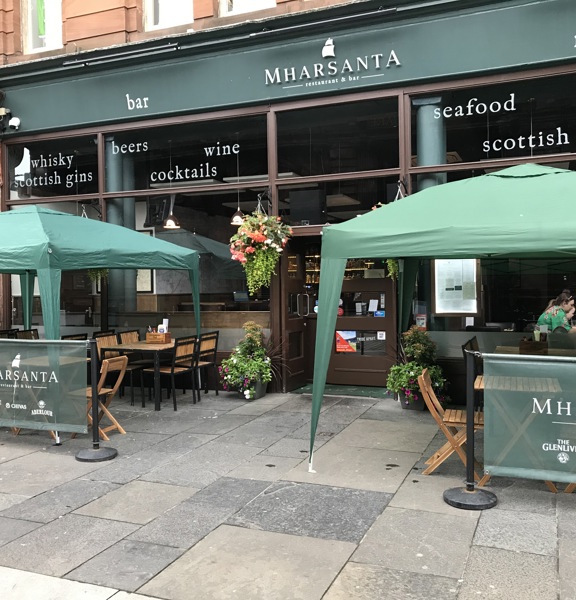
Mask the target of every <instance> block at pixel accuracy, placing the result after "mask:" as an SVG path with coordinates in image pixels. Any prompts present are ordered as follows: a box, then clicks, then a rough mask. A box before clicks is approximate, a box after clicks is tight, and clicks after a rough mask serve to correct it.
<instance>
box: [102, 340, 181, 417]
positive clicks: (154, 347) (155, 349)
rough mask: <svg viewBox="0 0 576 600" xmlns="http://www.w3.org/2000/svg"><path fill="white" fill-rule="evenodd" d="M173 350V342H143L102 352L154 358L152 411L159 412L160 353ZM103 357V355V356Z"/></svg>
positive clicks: (130, 343)
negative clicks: (140, 353)
mask: <svg viewBox="0 0 576 600" xmlns="http://www.w3.org/2000/svg"><path fill="white" fill-rule="evenodd" d="M173 348H174V340H172V341H171V342H167V343H165V344H148V343H146V342H145V341H139V342H126V343H125V344H116V345H114V346H106V347H105V348H102V352H103V353H105V352H108V351H110V352H120V353H121V354H122V353H124V352H142V353H147V354H152V355H153V357H154V410H160V399H161V393H162V392H161V389H160V353H161V352H169V351H172V350H173ZM103 355H104V354H103Z"/></svg>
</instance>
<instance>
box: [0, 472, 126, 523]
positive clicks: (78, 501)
mask: <svg viewBox="0 0 576 600" xmlns="http://www.w3.org/2000/svg"><path fill="white" fill-rule="evenodd" d="M115 489H118V485H116V484H113V483H108V482H100V481H91V480H89V479H75V480H74V481H69V482H67V483H64V484H62V485H60V486H58V487H57V488H54V489H53V490H49V491H47V492H44V493H42V494H39V495H38V496H34V498H30V499H28V500H26V501H24V502H20V503H19V504H16V505H15V506H12V507H11V508H8V509H6V510H4V511H2V513H1V515H2V516H6V517H11V518H13V519H26V520H28V521H36V522H38V523H49V522H50V521H53V520H54V519H57V518H59V517H61V516H63V515H66V514H68V513H70V512H72V511H73V510H75V509H77V508H80V507H81V506H84V505H85V504H87V503H89V502H92V501H93V500H95V499H96V498H99V497H100V496H104V495H105V494H107V493H108V492H111V491H113V490H115Z"/></svg>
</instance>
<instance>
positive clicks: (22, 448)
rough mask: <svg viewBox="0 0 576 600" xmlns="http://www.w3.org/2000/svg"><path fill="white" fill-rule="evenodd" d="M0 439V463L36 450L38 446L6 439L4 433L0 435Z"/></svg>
mask: <svg viewBox="0 0 576 600" xmlns="http://www.w3.org/2000/svg"><path fill="white" fill-rule="evenodd" d="M12 435H13V434H12ZM0 440H1V441H0V464H1V463H5V462H8V461H10V460H14V459H15V458H19V457H20V456H26V455H27V454H31V453H32V452H36V451H37V450H38V448H36V447H35V446H32V445H30V446H27V445H26V444H15V443H13V440H10V439H9V438H8V439H7V438H6V436H5V435H4V436H0Z"/></svg>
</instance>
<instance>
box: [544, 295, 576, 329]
mask: <svg viewBox="0 0 576 600" xmlns="http://www.w3.org/2000/svg"><path fill="white" fill-rule="evenodd" d="M574 312H575V309H574V298H573V297H572V296H571V295H570V294H569V293H568V292H567V291H563V292H562V293H561V294H560V295H559V296H558V297H557V298H556V299H554V301H553V302H551V303H550V305H549V306H548V307H547V308H546V310H545V311H544V312H543V313H542V314H541V315H540V317H539V318H538V321H537V323H536V325H538V326H542V325H545V326H547V327H548V331H550V332H552V333H576V327H572V325H571V324H570V319H571V318H572V317H573V316H574Z"/></svg>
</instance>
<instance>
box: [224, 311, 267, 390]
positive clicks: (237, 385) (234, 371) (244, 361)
mask: <svg viewBox="0 0 576 600" xmlns="http://www.w3.org/2000/svg"><path fill="white" fill-rule="evenodd" d="M242 328H243V329H244V331H245V335H244V337H243V338H242V340H240V342H239V344H238V345H237V346H236V348H234V349H233V350H232V352H231V354H230V356H229V358H226V359H224V360H223V361H222V364H221V365H220V367H218V370H219V373H220V380H221V381H222V387H223V388H224V389H225V390H238V391H239V392H240V393H241V394H242V395H243V396H244V397H245V398H246V400H251V399H253V398H254V395H255V393H256V383H257V382H261V383H263V384H267V383H268V382H270V381H272V372H273V368H272V360H271V358H270V357H269V356H268V352H267V348H266V346H265V344H264V334H263V332H262V327H261V326H260V325H258V324H257V323H255V322H254V321H248V322H246V323H244V325H243V326H242Z"/></svg>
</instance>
